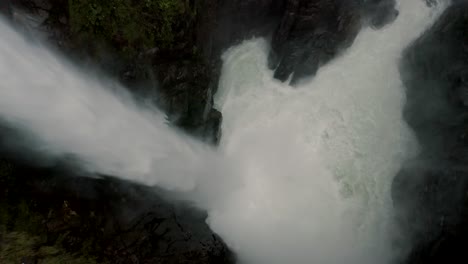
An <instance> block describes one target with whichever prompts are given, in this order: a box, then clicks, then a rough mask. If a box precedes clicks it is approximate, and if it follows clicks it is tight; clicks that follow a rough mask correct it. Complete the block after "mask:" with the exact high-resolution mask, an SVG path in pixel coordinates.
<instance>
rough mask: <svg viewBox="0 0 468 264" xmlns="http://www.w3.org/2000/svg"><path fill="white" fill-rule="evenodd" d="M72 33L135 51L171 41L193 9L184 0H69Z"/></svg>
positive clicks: (166, 44) (131, 51)
mask: <svg viewBox="0 0 468 264" xmlns="http://www.w3.org/2000/svg"><path fill="white" fill-rule="evenodd" d="M68 2H69V16H70V27H71V30H72V32H73V33H74V34H77V35H80V36H82V37H84V38H86V39H89V40H92V41H96V40H98V41H102V42H104V43H106V44H108V43H109V42H110V43H111V45H113V46H117V47H118V50H119V51H123V52H124V53H126V54H127V55H130V56H131V55H134V53H135V52H137V51H139V50H141V49H143V50H144V49H150V48H154V47H158V48H160V49H165V48H169V47H171V46H173V45H174V43H175V41H176V39H177V33H178V32H179V31H180V30H179V28H180V27H184V25H183V24H184V23H189V21H190V19H187V17H188V18H190V17H193V15H194V11H193V10H191V8H190V4H189V2H188V1H187V0H142V1H134V0H68Z"/></svg>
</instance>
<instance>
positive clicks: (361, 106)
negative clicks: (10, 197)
mask: <svg viewBox="0 0 468 264" xmlns="http://www.w3.org/2000/svg"><path fill="white" fill-rule="evenodd" d="M399 9H400V16H399V17H398V19H397V20H396V21H395V23H393V24H392V25H389V26H388V27H386V28H384V29H382V30H379V31H373V30H371V29H364V30H363V31H362V32H361V33H360V35H359V36H358V38H357V39H356V41H355V43H354V45H353V46H352V48H350V49H349V50H348V51H346V52H345V53H344V54H343V55H342V56H340V57H339V58H337V59H336V60H334V61H333V62H331V63H330V64H328V65H327V66H325V67H323V68H321V69H320V70H319V72H318V74H317V76H316V77H315V78H314V79H313V80H306V81H304V82H303V83H302V84H301V85H299V86H298V87H296V88H292V87H289V86H287V85H285V84H283V83H280V82H278V81H275V80H274V79H273V78H272V75H273V73H272V72H271V71H270V70H268V69H267V66H266V65H267V63H266V58H267V53H268V44H267V42H266V41H265V40H263V39H253V40H249V41H245V42H244V43H242V44H240V45H239V46H237V47H233V48H231V49H230V50H228V51H227V52H226V53H225V54H224V57H223V60H224V66H223V72H222V78H221V81H220V87H219V90H218V94H217V96H216V104H217V106H218V108H219V109H220V110H221V111H222V113H223V115H224V122H223V127H222V129H223V138H222V141H221V144H220V146H219V147H218V148H216V149H213V148H211V147H208V146H204V145H203V144H201V143H199V142H196V141H195V140H192V139H190V138H188V137H186V136H184V135H183V134H181V133H179V132H177V131H175V130H173V129H172V128H170V127H168V126H167V125H166V122H165V118H164V115H163V114H162V113H160V112H159V111H158V110H156V109H154V108H152V107H151V106H150V105H148V104H144V103H142V102H139V101H136V100H135V99H133V98H132V97H131V96H129V95H128V94H126V93H125V92H124V91H123V89H121V88H120V87H119V85H118V84H116V83H115V82H112V81H110V80H107V79H103V78H97V77H96V76H95V75H93V74H90V73H89V72H87V71H85V70H82V69H78V68H77V67H75V66H73V65H71V64H69V63H67V62H65V61H64V60H62V59H60V58H59V57H58V56H56V55H55V54H54V53H53V52H50V51H49V50H48V49H47V48H45V47H42V46H41V45H40V44H38V43H35V44H33V43H30V40H28V39H25V38H24V37H22V36H21V35H19V34H17V33H16V32H15V31H14V30H13V29H11V28H10V27H9V26H7V25H6V23H3V22H2V23H0V35H1V36H2V38H1V40H0V80H1V82H0V118H1V119H2V120H3V121H4V123H6V124H8V125H9V126H12V127H15V128H17V129H18V130H19V131H22V132H23V134H24V139H25V140H24V141H22V142H21V143H19V142H17V143H16V144H15V146H16V147H17V148H18V149H19V151H21V152H22V153H23V155H24V153H25V152H24V151H30V150H34V153H40V154H41V156H42V157H48V158H50V159H55V158H61V157H64V156H70V155H71V156H73V157H75V159H77V160H79V161H80V163H79V164H80V165H81V166H82V168H83V169H85V170H88V171H90V172H97V173H104V174H111V175H116V176H118V177H121V178H124V179H129V180H133V181H137V182H139V183H143V184H147V185H157V186H159V187H162V188H165V189H168V190H175V191H178V192H179V193H180V192H182V193H185V195H184V197H186V198H188V199H191V200H192V201H194V202H195V203H197V204H198V205H199V206H200V207H202V208H204V209H206V210H207V211H208V213H209V218H208V222H209V224H210V226H211V227H212V229H213V230H214V231H215V232H217V233H219V234H220V235H221V236H222V237H223V239H224V240H225V241H226V242H227V243H228V245H229V246H230V247H231V248H232V249H233V250H234V251H235V252H236V253H237V254H238V255H239V260H240V262H241V263H248V264H285V263H290V264H344V263H347V264H376V263H379V264H385V263H392V262H393V261H395V260H396V259H397V258H398V257H399V256H400V253H401V252H400V250H401V248H400V247H398V246H395V245H396V244H398V243H394V242H395V241H397V240H398V229H397V228H396V227H395V226H394V225H393V214H394V212H393V210H392V201H391V197H390V187H391V183H392V179H393V177H394V176H395V174H396V173H397V172H398V170H399V169H400V167H401V165H402V163H403V162H404V160H405V159H407V158H409V157H410V156H412V155H414V154H415V153H416V151H417V143H416V142H415V140H414V138H413V136H412V133H411V131H410V130H409V128H408V127H407V125H406V124H405V122H404V120H403V119H402V108H403V105H404V103H405V93H404V88H403V87H402V83H401V81H400V78H399V72H398V61H399V58H400V56H401V52H402V50H403V49H404V48H405V47H406V46H407V45H408V44H409V43H410V42H411V41H412V40H414V39H415V38H416V37H418V36H419V35H420V34H421V33H422V32H423V31H424V29H425V28H427V27H428V26H430V24H431V23H432V21H433V20H434V18H435V17H436V15H437V14H438V13H439V12H438V11H437V10H434V9H429V8H427V7H426V6H425V5H424V3H423V1H421V0H404V1H400V3H399ZM26 139H27V140H26Z"/></svg>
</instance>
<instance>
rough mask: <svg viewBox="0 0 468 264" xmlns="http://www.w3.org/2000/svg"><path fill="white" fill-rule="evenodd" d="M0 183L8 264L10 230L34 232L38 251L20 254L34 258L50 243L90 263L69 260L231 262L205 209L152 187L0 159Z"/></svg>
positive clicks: (0, 223)
mask: <svg viewBox="0 0 468 264" xmlns="http://www.w3.org/2000/svg"><path fill="white" fill-rule="evenodd" d="M5 164H9V165H8V166H7V167H5V166H6V165H5ZM5 168H7V170H6V169H5ZM31 175H33V176H34V177H31ZM0 183H1V184H0V198H1V200H0V206H1V209H0V215H1V217H0V260H2V258H4V257H6V260H7V263H10V262H8V260H11V259H8V257H11V256H8V254H7V256H5V255H2V253H1V248H2V243H1V238H2V236H4V235H5V234H8V233H10V234H12V232H16V233H19V232H25V233H27V234H29V236H30V237H37V238H39V239H38V242H37V243H36V244H35V245H34V247H37V249H34V248H32V249H31V250H29V251H25V252H26V253H24V254H29V255H23V256H20V257H22V258H24V259H25V260H30V261H31V263H37V262H35V261H40V260H43V259H44V258H47V256H44V255H43V254H41V253H40V252H36V250H38V249H39V247H41V248H46V247H52V246H54V247H59V248H63V249H64V252H68V254H70V255H74V256H81V258H86V259H88V260H91V259H92V260H94V261H95V262H87V261H83V262H73V263H83V264H84V263H122V264H126V263H200V264H202V263H203V264H206V263H212V264H218V263H223V264H224V263H235V257H234V256H233V255H232V253H231V252H230V251H229V250H228V249H227V247H226V245H225V244H224V243H223V242H222V240H221V239H220V238H219V237H218V236H217V235H215V234H213V232H212V231H211V230H210V229H209V227H208V226H207V224H206V223H205V220H206V217H207V216H206V214H205V213H203V212H201V211H199V210H197V209H195V208H192V207H190V206H189V205H187V204H182V203H180V204H176V203H169V202H167V201H165V200H164V199H163V198H162V197H161V195H160V194H158V191H157V190H155V189H152V188H148V187H143V186H138V185H135V184H131V183H127V182H123V181H119V180H115V179H112V178H101V179H91V178H88V177H79V175H73V173H70V172H69V171H68V170H66V169H60V168H58V167H56V168H49V169H37V168H32V167H28V166H25V165H24V164H23V165H21V164H19V163H12V162H11V161H6V160H1V161H0ZM2 227H6V228H2ZM13 234H14V233H13ZM5 236H7V235H5ZM38 251H40V250H38ZM55 254H57V253H55ZM62 254H64V253H62ZM12 263H13V262H12ZM14 263H16V262H14ZM18 263H19V262H18ZM40 263H43V262H40ZM47 263H50V262H47ZM54 263H55V262H54ZM58 263H63V262H58ZM66 263H68V262H66Z"/></svg>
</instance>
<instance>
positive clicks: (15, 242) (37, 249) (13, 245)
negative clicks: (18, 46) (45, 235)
mask: <svg viewBox="0 0 468 264" xmlns="http://www.w3.org/2000/svg"><path fill="white" fill-rule="evenodd" d="M43 244H44V241H43V240H42V239H41V238H40V237H37V236H32V235H29V234H27V233H23V232H10V233H7V234H5V235H3V237H2V243H1V245H0V263H5V264H10V263H11V264H17V263H21V261H22V260H23V259H24V258H30V259H36V260H38V262H37V263H38V264H62V263H67V264H96V263H98V262H97V261H96V259H95V258H93V257H90V256H85V255H73V254H70V253H67V252H66V251H65V250H64V249H63V248H61V247H60V246H43Z"/></svg>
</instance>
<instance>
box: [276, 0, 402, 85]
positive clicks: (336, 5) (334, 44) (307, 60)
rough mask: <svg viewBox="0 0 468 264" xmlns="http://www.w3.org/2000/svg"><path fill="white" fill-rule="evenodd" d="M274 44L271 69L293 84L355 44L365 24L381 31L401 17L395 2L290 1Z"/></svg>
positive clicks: (282, 79)
mask: <svg viewBox="0 0 468 264" xmlns="http://www.w3.org/2000/svg"><path fill="white" fill-rule="evenodd" d="M286 2H287V4H286V8H285V11H284V12H283V17H282V20H281V23H280V25H279V26H278V28H277V29H276V32H275V34H274V36H273V40H272V45H271V46H272V50H271V53H270V55H269V67H270V68H271V69H274V70H275V74H274V76H275V78H277V79H279V80H281V81H286V80H287V79H288V78H289V77H290V76H291V74H292V80H291V82H292V84H294V83H296V82H297V81H298V80H300V79H301V78H304V77H308V76H314V75H315V73H316V72H317V70H318V68H319V67H320V65H323V64H325V63H327V62H328V61H330V60H331V59H333V58H334V57H336V56H337V55H338V54H339V53H340V52H341V51H343V50H344V49H346V48H348V47H349V46H351V45H352V43H353V42H354V39H355V38H356V36H357V34H358V33H359V31H360V30H361V27H362V25H363V24H368V23H369V24H370V25H371V26H373V27H375V28H380V27H382V26H384V25H385V24H387V23H390V22H392V21H393V20H394V19H395V18H396V16H397V15H398V11H397V10H395V1H394V0H367V1H366V0H363V1H360V0H314V1H310V0H288V1H286Z"/></svg>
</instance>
